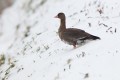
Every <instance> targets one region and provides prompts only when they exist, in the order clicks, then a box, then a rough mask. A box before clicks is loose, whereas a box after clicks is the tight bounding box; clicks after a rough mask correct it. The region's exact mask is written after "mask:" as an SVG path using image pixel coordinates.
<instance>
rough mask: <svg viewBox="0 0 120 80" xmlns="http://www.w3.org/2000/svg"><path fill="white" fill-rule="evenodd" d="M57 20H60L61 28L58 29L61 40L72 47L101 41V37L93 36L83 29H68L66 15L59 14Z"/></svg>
mask: <svg viewBox="0 0 120 80" xmlns="http://www.w3.org/2000/svg"><path fill="white" fill-rule="evenodd" d="M55 18H59V19H60V27H59V29H58V33H59V37H60V39H61V40H62V41H65V42H67V43H68V44H70V45H73V46H74V48H76V45H78V44H80V43H83V42H84V41H85V40H96V39H100V38H99V37H97V36H94V35H91V34H89V33H87V32H85V31H84V30H81V29H77V28H66V22H65V21H66V17H65V14H64V13H58V15H57V16H55Z"/></svg>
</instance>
